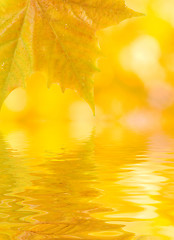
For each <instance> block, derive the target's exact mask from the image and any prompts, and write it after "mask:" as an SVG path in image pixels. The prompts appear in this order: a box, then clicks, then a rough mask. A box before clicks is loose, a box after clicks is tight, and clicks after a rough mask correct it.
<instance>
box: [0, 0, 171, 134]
mask: <svg viewBox="0 0 174 240" xmlns="http://www.w3.org/2000/svg"><path fill="white" fill-rule="evenodd" d="M126 3H127V5H128V7H130V8H133V9H134V10H136V11H139V12H142V13H144V16H143V17H139V18H133V19H129V20H126V21H124V22H122V23H121V24H119V25H117V26H113V27H110V28H108V29H105V30H103V31H100V32H98V38H99V43H100V46H101V51H102V56H101V58H100V59H99V60H98V65H99V69H100V72H98V73H96V74H95V76H94V80H95V103H96V117H95V118H94V117H93V113H92V111H91V109H90V108H89V106H88V105H87V103H86V102H85V101H83V100H82V99H81V98H80V97H79V96H78V95H77V94H76V93H75V92H73V91H71V90H66V91H65V93H62V92H61V90H60V87H59V86H58V85H52V86H51V88H50V89H48V88H47V85H46V80H45V78H44V76H43V75H42V74H41V73H35V74H34V75H33V76H32V77H31V78H30V79H28V81H27V86H26V89H22V88H18V89H15V90H14V91H13V92H12V93H11V94H10V95H9V96H8V97H7V99H6V101H5V103H4V104H3V107H2V111H1V116H0V119H1V123H3V122H7V121H14V122H19V123H21V122H22V123H26V122H31V121H50V120H69V119H70V120H75V121H78V122H82V121H87V122H88V123H91V122H93V121H98V120H102V121H114V122H115V121H119V122H121V123H122V124H123V125H125V126H127V127H128V128H131V129H133V130H137V129H138V130H140V131H144V130H147V129H151V128H153V127H154V126H158V125H167V126H168V125H170V123H171V122H172V119H173V108H174V86H173V77H174V14H173V9H174V1H173V0H167V1H166V0H127V2H126Z"/></svg>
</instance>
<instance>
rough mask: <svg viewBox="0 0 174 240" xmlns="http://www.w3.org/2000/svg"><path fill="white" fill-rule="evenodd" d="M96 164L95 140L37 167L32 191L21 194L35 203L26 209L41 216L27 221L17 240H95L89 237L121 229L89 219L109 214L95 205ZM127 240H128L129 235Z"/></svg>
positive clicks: (31, 202) (27, 204) (96, 193)
mask: <svg viewBox="0 0 174 240" xmlns="http://www.w3.org/2000/svg"><path fill="white" fill-rule="evenodd" d="M93 161H94V159H93V139H92V138H91V139H89V141H87V142H81V143H80V144H79V146H78V148H77V149H76V150H74V151H73V150H71V151H70V152H69V151H68V150H67V149H65V151H64V153H63V154H61V155H60V156H59V155H58V154H57V155H56V156H55V155H54V156H52V155H51V154H48V156H47V157H46V161H45V163H43V164H42V165H39V166H37V168H39V169H40V170H42V171H39V172H38V173H34V177H35V180H34V181H33V187H32V188H30V189H28V190H26V191H24V192H23V193H21V195H22V196H26V197H30V198H32V199H33V200H30V201H26V202H25V205H26V206H25V207H27V206H28V207H29V206H30V207H31V206H32V208H35V210H36V209H37V211H38V214H36V215H35V216H33V218H32V220H31V219H29V218H28V219H27V220H28V221H30V222H31V223H30V224H28V225H27V226H25V227H24V228H23V227H22V228H20V232H19V233H18V235H17V236H16V239H33V240H34V239H40V240H41V239H52V240H53V239H71V238H78V237H79V238H80V239H85V240H87V239H95V237H93V236H92V235H91V236H90V233H93V232H100V231H111V230H115V229H118V228H120V226H119V225H114V224H112V225H109V224H106V223H105V222H104V221H102V220H97V219H95V218H93V217H92V216H91V215H90V214H91V213H92V212H101V211H106V209H104V208H102V207H100V206H98V204H95V203H92V200H93V199H95V198H96V197H98V196H99V195H100V192H99V190H96V189H95V188H94V182H95V181H96V172H95V171H96V170H95V166H94V162H93ZM125 237H126V238H125V239H129V238H128V235H127V234H125ZM101 238H102V239H104V238H103V237H101ZM98 239H100V237H99V238H98ZM106 239H108V236H107V237H106ZM109 239H114V238H113V237H111V238H109ZM122 239H124V238H122Z"/></svg>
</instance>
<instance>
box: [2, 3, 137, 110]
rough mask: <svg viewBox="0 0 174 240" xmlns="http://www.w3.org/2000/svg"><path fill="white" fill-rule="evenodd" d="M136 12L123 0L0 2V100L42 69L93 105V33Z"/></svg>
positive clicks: (95, 48) (95, 45)
mask: <svg viewBox="0 0 174 240" xmlns="http://www.w3.org/2000/svg"><path fill="white" fill-rule="evenodd" d="M136 15H137V13H135V12H134V11H133V10H130V9H128V8H127V7H126V5H125V3H124V1H123V0H0V99H1V100H0V103H1V104H2V102H3V100H4V98H5V97H6V96H7V95H8V94H9V92H10V91H12V90H13V89H14V88H16V87H19V86H25V81H26V79H27V78H28V77H29V76H30V75H32V74H33V73H34V72H35V71H40V72H43V73H44V74H45V75H46V77H47V79H48V86H49V85H50V84H51V83H59V84H60V86H61V88H62V89H63V90H64V89H66V88H71V89H74V90H76V91H77V92H78V93H79V94H80V95H81V96H82V97H83V98H84V99H85V100H86V101H87V102H88V103H89V104H90V106H91V107H93V105H94V104H93V81H92V75H93V73H94V72H95V71H96V59H97V58H98V55H99V47H98V41H97V39H96V35H95V33H96V31H97V30H99V29H102V28H105V27H108V26H110V25H113V24H116V23H119V22H120V21H122V20H124V19H126V18H129V17H132V16H136Z"/></svg>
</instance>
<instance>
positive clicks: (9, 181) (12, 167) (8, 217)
mask: <svg viewBox="0 0 174 240" xmlns="http://www.w3.org/2000/svg"><path fill="white" fill-rule="evenodd" d="M14 155H15V154H14V153H13V154H12V152H11V150H10V149H9V148H8V145H7V144H6V143H5V142H4V140H3V138H2V136H0V176H1V177H0V239H2V240H3V239H9V238H8V236H9V235H11V234H12V228H13V227H14V226H16V225H19V224H21V223H24V221H23V219H22V218H23V217H25V216H27V215H30V212H27V211H25V210H22V207H23V206H22V201H23V200H24V198H23V197H20V196H17V195H16V191H17V189H18V191H19V190H20V189H24V186H25V184H24V183H23V180H22V179H21V178H20V176H19V175H18V173H17V171H19V172H21V173H24V168H23V166H21V164H20V162H19V160H20V159H19V158H18V157H17V156H16V157H15V156H14ZM22 185H23V186H22ZM31 214H32V213H31Z"/></svg>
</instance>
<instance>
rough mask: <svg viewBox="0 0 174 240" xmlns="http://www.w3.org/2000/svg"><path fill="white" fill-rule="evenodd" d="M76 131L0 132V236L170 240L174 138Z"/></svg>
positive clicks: (173, 235) (159, 133)
mask: <svg viewBox="0 0 174 240" xmlns="http://www.w3.org/2000/svg"><path fill="white" fill-rule="evenodd" d="M83 131H84V130H83ZM80 133H81V130H79V129H78V130H77V129H74V126H69V127H65V126H59V127H54V126H52V127H50V126H49V127H48V128H47V127H45V126H44V127H43V128H42V127H40V128H33V127H32V128H31V127H30V128H29V129H26V128H25V129H24V128H15V129H11V130H6V131H4V132H2V134H1V137H0V239H2V240H6V239H15V240H16V239H19V240H23V239H26V240H30V239H31V240H44V239H48V240H49V239H50V240H55V239H60V240H69V239H82V240H91V239H92V240H105V239H106V240H117V239H118V240H121V239H122V240H123V239H124V240H150V239H159V240H172V239H174V208H173V202H174V201H173V200H174V138H173V136H172V135H171V134H167V133H165V132H164V131H157V132H156V131H154V132H153V133H148V134H145V133H143V134H142V133H141V134H138V133H133V132H130V131H128V130H125V129H123V128H121V127H118V126H112V127H106V128H101V129H99V130H97V129H96V128H91V129H87V130H86V132H85V133H84V132H83V134H81V135H80Z"/></svg>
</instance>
